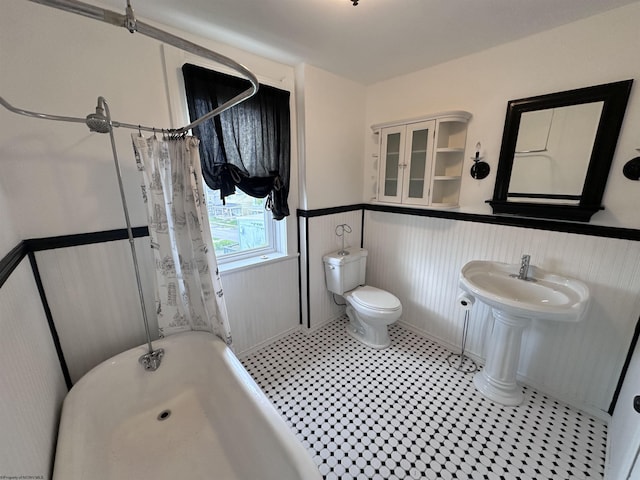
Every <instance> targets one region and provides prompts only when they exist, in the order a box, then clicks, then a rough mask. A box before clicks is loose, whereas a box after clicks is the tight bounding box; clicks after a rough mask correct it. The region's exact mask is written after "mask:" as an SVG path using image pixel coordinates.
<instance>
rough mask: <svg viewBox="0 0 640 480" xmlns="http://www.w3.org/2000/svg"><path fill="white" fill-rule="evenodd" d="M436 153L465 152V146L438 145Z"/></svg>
mask: <svg viewBox="0 0 640 480" xmlns="http://www.w3.org/2000/svg"><path fill="white" fill-rule="evenodd" d="M436 153H464V148H458V147H438V148H436Z"/></svg>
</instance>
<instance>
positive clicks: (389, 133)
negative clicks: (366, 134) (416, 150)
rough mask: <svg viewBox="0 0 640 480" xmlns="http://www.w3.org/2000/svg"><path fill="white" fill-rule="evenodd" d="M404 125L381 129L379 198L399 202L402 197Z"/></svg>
mask: <svg viewBox="0 0 640 480" xmlns="http://www.w3.org/2000/svg"><path fill="white" fill-rule="evenodd" d="M404 131H405V128H404V126H401V127H390V128H385V129H383V130H382V132H381V133H382V139H381V140H382V148H381V150H380V151H381V153H382V158H381V159H380V160H381V162H380V171H381V173H382V175H381V176H380V180H379V181H380V185H378V190H379V194H378V196H379V199H380V200H383V201H385V202H400V201H401V198H402V173H403V172H402V170H403V168H404V167H403V165H404Z"/></svg>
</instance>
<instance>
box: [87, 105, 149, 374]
mask: <svg viewBox="0 0 640 480" xmlns="http://www.w3.org/2000/svg"><path fill="white" fill-rule="evenodd" d="M101 105H102V107H103V108H104V112H105V117H106V119H107V123H108V125H109V139H110V140H111V151H112V153H113V163H114V164H115V167H116V176H117V177H118V187H119V188H120V199H121V201H122V210H123V211H124V220H125V222H126V224H127V236H128V238H129V246H130V247H131V256H132V257H133V268H134V270H135V274H136V282H137V284H138V295H139V297H140V308H141V310H142V321H143V322H144V331H145V334H146V335H147V347H148V349H149V354H152V353H153V345H151V331H150V330H149V319H148V317H147V308H146V306H145V304H144V295H143V293H142V281H141V279H140V269H139V267H138V256H137V254H136V246H135V244H134V239H133V231H132V230H131V220H130V219H129V207H128V206H127V199H126V197H125V195H124V186H123V183H122V171H121V170H120V162H119V161H118V151H117V149H116V140H115V137H114V135H113V127H112V126H111V112H110V111H109V104H108V103H107V101H106V100H105V99H104V97H98V107H100V106H101ZM145 368H146V367H145Z"/></svg>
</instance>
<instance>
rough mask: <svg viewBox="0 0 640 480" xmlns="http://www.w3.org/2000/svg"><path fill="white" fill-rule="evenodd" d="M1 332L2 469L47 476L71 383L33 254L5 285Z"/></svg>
mask: <svg viewBox="0 0 640 480" xmlns="http://www.w3.org/2000/svg"><path fill="white" fill-rule="evenodd" d="M0 332H2V333H1V334H0V365H1V367H0V368H1V369H2V373H1V374H0V392H1V393H0V469H1V471H2V475H3V476H5V475H6V478H11V477H17V478H19V477H20V476H21V475H24V476H28V475H31V476H33V477H37V476H39V475H41V476H42V477H41V478H45V479H47V478H49V473H50V468H51V465H52V462H53V454H54V452H55V442H56V433H57V429H58V415H59V413H60V407H61V405H62V400H63V398H64V396H65V395H66V393H67V387H66V385H65V382H64V378H63V376H62V370H61V369H60V364H59V363H58V357H57V356H56V351H55V347H54V344H53V341H52V339H51V335H50V334H49V327H48V325H47V319H46V317H45V314H44V311H43V309H42V305H41V303H40V299H39V297H38V292H37V289H36V284H35V282H34V281H33V277H32V274H31V268H30V267H29V261H28V260H27V259H24V260H23V261H22V262H21V263H20V265H19V266H18V267H17V269H16V270H15V271H14V272H13V274H12V275H11V277H10V278H9V279H8V280H7V282H6V283H5V284H4V285H3V287H2V289H0ZM38 478H40V477H38Z"/></svg>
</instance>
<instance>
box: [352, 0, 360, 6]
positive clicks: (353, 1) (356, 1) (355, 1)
mask: <svg viewBox="0 0 640 480" xmlns="http://www.w3.org/2000/svg"><path fill="white" fill-rule="evenodd" d="M358 2H359V0H351V3H353V6H354V7H355V6H356V5H358Z"/></svg>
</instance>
